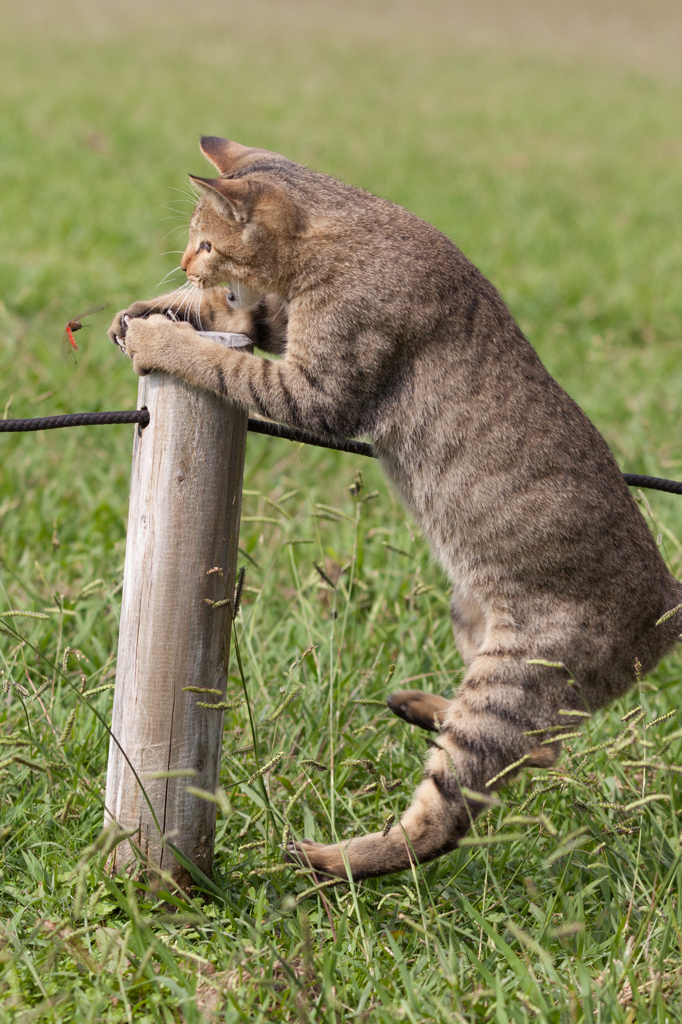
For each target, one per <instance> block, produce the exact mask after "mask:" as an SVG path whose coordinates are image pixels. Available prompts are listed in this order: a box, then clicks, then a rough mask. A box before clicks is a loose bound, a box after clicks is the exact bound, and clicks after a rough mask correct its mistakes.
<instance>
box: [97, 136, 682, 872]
mask: <svg viewBox="0 0 682 1024" xmlns="http://www.w3.org/2000/svg"><path fill="white" fill-rule="evenodd" d="M201 149H202V152H203V153H204V155H205V156H206V157H207V158H208V159H209V160H210V161H211V162H212V163H213V164H214V166H215V167H216V168H217V170H218V171H219V176H218V177H216V178H195V177H192V181H193V182H194V184H195V186H196V187H197V188H198V189H200V190H201V193H202V196H201V199H200V201H199V203H198V205H197V207H196V209H195V211H194V214H193V216H192V220H191V224H190V230H189V244H188V246H187V249H186V250H185V253H184V256H183V258H182V268H183V270H184V271H185V272H186V274H187V278H188V281H189V282H191V283H193V284H195V285H197V286H198V287H199V288H200V289H201V303H200V306H199V309H198V312H197V311H196V309H195V308H194V307H193V308H192V310H191V311H187V310H186V307H185V305H183V297H184V294H185V293H183V292H174V293H171V294H170V295H166V296H164V297H162V298H159V299H155V300H154V301H151V302H136V303H134V304H133V305H132V306H131V307H130V308H129V309H127V310H125V311H123V312H121V313H119V314H118V315H117V316H116V318H115V320H114V322H113V325H112V327H111V330H110V336H111V338H112V340H113V341H115V342H116V343H117V344H118V345H119V346H120V347H121V348H122V349H123V350H124V351H125V352H126V353H127V354H128V356H130V358H131V359H132V361H133V366H134V369H135V371H136V372H137V373H139V374H143V373H149V372H150V371H152V370H163V371H166V372H167V373H170V374H172V375H173V376H175V377H178V378H180V379H181V380H183V381H186V382H187V383H188V384H191V385H194V386H196V387H199V388H204V389H206V390H209V391H214V392H216V393H217V394H219V395H225V396H228V397H229V398H230V399H232V400H233V401H235V402H238V403H241V404H242V405H244V406H249V407H250V408H252V409H255V410H256V411H257V412H258V413H260V415H261V416H266V417H268V418H270V419H273V420H278V421H281V422H283V423H288V424H292V425H294V426H296V427H303V428H307V429H309V430H313V431H317V432H319V433H323V434H325V435H327V436H329V437H334V438H338V437H357V436H359V435H367V436H369V437H370V438H371V440H372V444H373V445H374V451H375V453H376V455H377V456H378V458H379V460H380V462H381V464H382V466H383V468H384V470H385V472H386V473H387V475H388V477H389V478H390V480H391V481H392V482H393V484H394V486H395V487H396V489H397V490H398V492H399V493H400V495H401V496H402V498H403V500H404V501H405V503H406V504H407V506H408V507H409V509H410V510H411V512H412V514H413V515H414V516H415V518H416V519H417V520H418V521H419V523H420V524H421V526H422V528H423V529H424V531H425V533H426V534H427V535H428V537H429V539H430V541H431V544H432V545H433V549H434V551H435V553H436V555H437V557H438V559H439V561H440V563H441V565H442V566H443V568H444V569H445V571H446V572H447V574H448V577H449V578H450V581H451V584H452V609H451V611H452V622H453V626H454V632H455V638H456V641H457V644H458V646H459V649H460V651H461V654H462V657H463V658H464V661H465V664H466V676H465V678H464V681H463V682H462V684H461V685H460V686H459V689H458V690H457V694H456V696H455V698H454V699H453V700H445V699H444V698H441V697H436V696H433V695H429V694H425V693H420V692H418V691H408V692H402V693H396V694H394V695H393V696H392V697H390V698H389V702H388V703H389V706H390V707H391V709H392V710H393V711H394V712H395V713H396V714H398V715H400V716H401V717H402V718H404V719H405V720H406V721H407V722H411V723H413V724H415V725H419V726H422V727H423V728H425V729H429V730H432V731H433V732H434V734H435V735H434V740H433V748H432V750H431V753H430V755H429V758H428V762H427V766H426V771H425V777H424V780H423V782H422V783H421V784H420V785H419V787H418V788H417V790H416V793H415V795H414V800H413V802H412V805H411V806H410V807H409V809H408V810H407V812H406V813H405V815H404V816H403V818H402V820H401V821H400V822H399V824H396V825H394V826H393V828H391V829H390V831H388V832H387V834H384V833H382V832H377V833H374V834H371V835H365V836H362V837H358V838H354V839H351V840H349V841H344V842H340V843H335V844H332V845H323V844H319V843H314V842H310V841H308V840H303V841H302V842H298V843H292V844H291V845H290V850H289V856H290V857H292V858H298V859H299V860H303V861H304V862H306V863H308V864H309V865H311V866H312V867H313V868H314V869H315V870H316V872H318V873H319V874H320V875H331V876H338V877H340V878H346V877H347V876H348V875H349V874H352V876H353V877H354V878H356V879H361V878H367V877H369V876H373V875H381V874H384V873H385V872H389V871H398V870H400V869H403V868H407V867H409V866H410V864H411V863H412V862H413V861H422V862H423V861H429V860H432V859H433V858H435V857H438V856H440V855H441V854H444V853H447V852H448V851H450V850H453V849H454V848H455V847H456V846H457V843H458V840H460V839H461V838H462V837H463V836H464V834H465V833H466V831H467V829H468V828H469V826H470V824H471V822H472V820H473V818H474V816H475V815H476V814H477V813H478V811H480V809H481V807H482V806H483V805H484V801H485V795H486V794H490V792H491V791H492V790H495V789H497V788H499V787H500V786H501V785H503V784H504V783H507V782H508V781H509V780H510V779H511V778H512V777H513V775H514V774H515V773H516V772H518V771H519V770H520V769H521V767H523V766H528V765H536V766H537V765H540V766H549V765H551V764H553V763H554V762H555V760H556V758H557V757H558V755H559V752H560V746H561V741H560V740H558V739H556V735H557V732H556V730H557V727H558V726H560V727H567V728H568V729H569V730H570V728H571V727H572V726H575V725H577V724H578V723H579V722H580V721H582V717H581V716H582V715H583V714H584V713H585V712H592V711H594V710H596V709H597V708H600V707H603V706H604V705H606V704H608V703H609V701H612V700H614V698H616V697H619V696H621V695H622V694H624V693H625V692H626V691H627V689H628V688H629V687H630V685H631V684H632V682H633V680H634V679H635V677H636V675H637V674H638V673H639V672H640V671H641V672H643V673H645V672H648V671H649V670H650V669H652V668H653V667H654V665H655V664H656V663H657V662H658V660H659V659H660V658H661V656H662V655H664V654H665V653H666V652H667V651H669V650H670V649H671V648H672V647H673V645H674V643H675V641H676V639H677V637H678V634H679V632H680V629H681V628H682V624H681V619H680V613H679V612H676V613H675V614H674V615H672V616H671V617H669V618H668V619H667V620H666V621H665V622H663V623H661V624H660V625H659V624H657V623H658V620H659V619H661V617H663V616H664V614H665V613H666V612H667V611H669V610H672V609H673V608H674V607H675V606H676V605H678V604H681V603H682V585H680V584H679V583H678V582H676V580H675V579H674V578H673V577H672V576H671V575H670V573H669V572H668V570H667V569H666V567H665V565H664V563H663V561H662V559H661V557H660V555H659V553H658V550H657V547H656V544H655V542H654V540H653V538H652V535H651V533H650V531H649V529H648V528H647V525H646V523H645V522H644V519H643V518H642V516H641V515H640V513H639V511H638V509H637V506H636V505H635V503H634V501H633V499H632V497H631V495H630V493H629V491H628V487H627V486H626V484H625V482H624V480H623V477H622V475H621V473H620V472H619V469H618V466H617V465H616V462H615V461H614V459H613V457H612V455H611V453H610V451H609V449H608V447H607V445H606V443H605V442H604V440H603V439H602V437H601V436H600V434H599V433H598V432H597V430H596V429H595V428H594V427H593V425H592V424H591V423H590V421H589V420H588V419H587V417H586V416H585V415H584V413H583V412H582V411H581V410H580V409H579V408H578V406H577V405H576V404H575V402H573V401H572V399H571V398H569V396H568V395H567V394H566V393H565V392H564V391H563V390H562V389H561V388H560V387H559V385H558V384H557V383H556V381H554V380H553V379H552V377H551V376H550V375H549V373H548V372H547V370H545V368H544V367H543V366H542V364H541V362H540V360H539V358H538V356H537V355H536V353H535V351H534V350H533V348H532V347H531V345H530V344H529V342H528V341H527V340H526V338H525V337H524V335H523V334H522V332H521V330H520V329H519V327H518V326H517V324H516V323H515V321H514V319H513V317H512V316H511V313H510V312H509V310H508V309H507V307H506V306H505V304H504V302H503V301H502V299H501V297H500V296H499V294H498V293H497V291H496V290H495V288H494V287H493V286H492V285H491V284H490V283H489V282H488V281H487V280H486V278H485V277H484V276H483V275H482V274H481V273H480V272H479V271H478V270H477V269H476V267H474V266H473V265H472V264H471V263H470V262H469V260H467V258H466V257H465V256H464V255H463V254H462V253H461V252H460V251H459V249H457V248H456V246H455V245H453V243H452V242H451V241H450V240H449V239H448V238H446V237H445V235H442V234H441V233H440V232H439V231H437V230H436V229H435V228H434V227H431V225H429V224H426V223H425V222H424V221H422V220H420V219H419V218H418V217H416V216H414V214H411V213H408V212H407V211H406V210H403V209H401V208H400V207H399V206H395V205H394V204H393V203H390V202H387V201H386V200H384V199H379V198H377V197H376V196H373V195H370V194H369V193H367V192H364V191H362V190H360V189H357V188H353V187H351V186H350V185H346V184H343V183H341V182H339V181H336V180H335V179H334V178H331V177H328V176H327V175H325V174H320V173H318V172H316V171H312V170H309V169H308V168H306V167H303V166H301V165H300V164H297V163H294V162H293V161H291V160H288V159H287V158H286V157H283V156H279V155H278V154H276V153H270V152H268V151H266V150H262V149H251V148H247V147H245V146H242V145H239V144H238V143H236V142H228V141H226V140H224V139H219V138H214V137H208V138H203V139H202V142H201ZM226 283H229V285H230V288H226V287H225V285H226ZM230 289H234V290H235V291H239V292H240V293H241V294H242V295H243V294H247V295H250V296H251V298H252V300H253V301H252V304H251V305H250V306H249V307H248V308H246V309H243V308H235V306H234V305H233V302H232V301H231V297H232V292H231V290H230ZM183 311H184V312H183ZM178 318H180V319H181V320H183V322H177V320H178ZM196 329H201V330H209V331H230V332H236V333H245V334H248V335H249V336H250V337H251V338H252V340H253V341H254V343H255V345H256V346H257V347H258V348H259V349H261V350H263V351H265V352H271V353H277V354H279V355H281V356H282V357H283V358H282V359H279V360H271V359H261V358H259V357H258V356H257V355H254V354H251V353H250V352H248V351H246V352H245V351H238V350H230V349H226V348H224V347H222V346H220V345H219V344H217V343H216V342H214V341H212V340H210V339H207V338H203V337H200V336H199V334H198V333H197V330H196ZM477 795H478V796H482V799H477Z"/></svg>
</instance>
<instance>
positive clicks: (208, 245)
mask: <svg viewBox="0 0 682 1024" xmlns="http://www.w3.org/2000/svg"><path fill="white" fill-rule="evenodd" d="M202 249H203V250H204V252H210V251H211V243H210V242H202V243H201V245H200V246H199V248H198V249H197V252H201V251H202Z"/></svg>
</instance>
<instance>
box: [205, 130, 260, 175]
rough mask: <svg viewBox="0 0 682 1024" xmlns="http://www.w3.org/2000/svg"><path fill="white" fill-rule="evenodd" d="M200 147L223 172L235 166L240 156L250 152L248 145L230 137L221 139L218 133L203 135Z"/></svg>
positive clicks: (208, 158)
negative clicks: (232, 140)
mask: <svg viewBox="0 0 682 1024" xmlns="http://www.w3.org/2000/svg"><path fill="white" fill-rule="evenodd" d="M200 147H201V152H202V153H203V154H204V156H205V157H206V159H207V160H210V161H211V163H212V164H213V166H214V167H216V168H217V169H218V170H219V171H220V173H221V174H224V173H225V172H226V171H228V170H230V169H231V168H232V167H234V164H235V163H236V162H237V161H238V160H239V159H240V157H243V156H246V154H247V153H249V152H250V150H249V147H248V146H242V145H241V143H239V142H231V141H230V140H229V139H219V138H218V136H217V135H202V136H201V143H200Z"/></svg>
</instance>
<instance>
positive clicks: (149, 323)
mask: <svg viewBox="0 0 682 1024" xmlns="http://www.w3.org/2000/svg"><path fill="white" fill-rule="evenodd" d="M123 326H124V327H125V335H124V337H123V339H122V342H123V344H122V346H121V347H122V348H123V351H124V352H125V353H126V355H127V356H129V357H130V359H132V361H133V369H134V370H135V373H137V374H138V375H139V376H141V377H143V376H145V375H146V374H148V373H151V372H152V371H153V370H165V371H166V372H167V373H171V374H173V375H174V376H182V375H183V371H185V370H186V363H187V361H188V360H187V357H188V356H191V349H192V347H193V346H195V345H196V339H197V333H196V331H195V330H194V328H193V327H191V326H190V325H189V324H187V323H173V322H172V321H171V320H169V319H168V317H166V316H162V315H160V314H158V313H155V314H153V315H151V316H149V317H147V318H143V317H130V316H128V317H127V319H126V315H125V314H124V316H123Z"/></svg>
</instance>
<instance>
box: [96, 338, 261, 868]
mask: <svg viewBox="0 0 682 1024" xmlns="http://www.w3.org/2000/svg"><path fill="white" fill-rule="evenodd" d="M228 337H230V336H228ZM231 338H232V343H235V342H237V343H239V342H238V340H237V339H239V338H240V336H238V335H237V336H234V335H233V336H231ZM243 340H244V339H242V343H243ZM138 406H139V407H142V406H146V407H147V408H148V409H149V413H150V422H149V426H148V427H146V428H145V429H144V430H143V431H140V430H139V428H138V429H137V430H136V435H135V442H134V445H133V468H132V478H131V487H130V509H129V514H128V537H127V542H126V557H125V569H124V576H123V594H122V607H121V625H120V633H119V645H118V664H117V670H116V689H115V693H114V708H113V720H112V726H111V727H112V732H113V735H114V736H115V737H116V740H118V744H120V747H122V748H123V750H124V751H125V752H126V754H127V756H128V758H129V759H130V761H131V763H132V765H133V766H134V768H135V770H136V771H137V773H138V775H139V777H140V779H141V780H142V782H143V784H144V786H145V789H146V792H147V796H148V797H149V800H150V801H151V804H152V806H153V808H154V811H155V813H156V817H157V820H158V823H159V827H157V825H156V823H155V822H154V819H153V816H152V813H151V811H150V808H149V806H148V804H147V802H146V801H145V798H144V794H143V793H142V791H141V789H140V786H139V784H138V782H137V781H136V779H135V776H134V774H133V772H132V771H131V768H130V766H129V765H128V763H127V762H126V760H125V758H124V757H123V754H122V753H121V749H120V747H119V746H118V744H117V743H116V742H115V741H114V740H113V739H112V740H111V741H110V745H109V765H108V769H107V784H106V796H105V804H106V811H105V822H110V821H111V820H112V819H115V820H116V821H117V822H118V823H119V825H120V826H121V827H122V828H124V829H138V828H139V832H138V834H136V835H135V836H134V837H133V841H134V842H135V843H136V844H138V845H139V846H140V848H141V849H142V851H143V853H144V855H145V857H146V858H147V859H148V861H149V863H151V864H156V865H159V866H161V867H162V868H163V869H164V870H166V871H169V872H170V873H171V874H172V875H173V877H174V878H175V879H176V881H177V882H178V883H179V884H180V885H182V886H186V885H188V884H189V883H190V881H191V879H190V876H189V874H188V872H187V871H186V870H185V869H183V868H182V867H181V866H180V864H179V863H178V861H177V860H176V858H175V857H174V855H173V853H172V851H171V850H170V849H169V848H168V846H166V845H165V844H164V841H163V837H164V836H167V837H168V838H169V839H171V841H172V842H173V843H174V844H175V845H176V846H177V847H178V848H179V849H180V850H181V851H182V852H183V853H184V854H185V856H186V857H188V859H189V860H191V861H192V862H193V863H194V864H196V865H197V866H198V867H199V868H201V870H202V871H203V872H204V873H205V874H210V872H211V866H212V862H213V848H214V841H215V820H216V807H215V804H213V803H210V802H208V801H206V800H203V799H201V798H199V797H197V796H193V795H191V794H188V793H187V792H186V789H187V787H188V786H190V785H191V786H195V787H197V788H199V789H204V790H210V791H211V792H213V791H215V789H216V786H217V784H218V776H219V770H220V752H221V739H222V730H223V716H224V712H223V711H211V710H209V709H207V708H200V707H198V706H197V704H198V702H200V701H203V702H206V703H217V702H220V701H222V700H224V699H225V697H224V693H225V689H226V676H227V664H228V657H229V649H230V630H231V614H230V608H229V606H227V605H226V606H223V607H221V608H212V607H211V605H210V604H209V603H207V602H208V601H220V600H223V599H224V598H225V597H226V596H229V597H230V598H231V597H232V596H233V594H234V586H235V572H236V565H237V547H238V539H239V517H240V511H241V494H242V476H243V471H244V453H245V448H246V430H247V412H246V410H245V409H243V408H241V407H239V406H235V405H232V404H230V403H228V402H226V401H223V400H222V399H220V398H218V397H217V396H215V395H211V394H208V393H206V392H201V391H197V390H196V389H194V388H191V387H189V386H188V385H186V384H183V383H181V382H180V381H177V380H174V379H173V378H171V377H169V376H168V375H167V374H163V373H153V374H150V375H149V376H147V377H142V378H141V379H140V384H139V392H138ZM215 566H219V567H220V568H221V569H222V570H223V571H224V579H221V577H220V575H219V574H218V573H213V574H211V575H207V572H208V570H210V569H212V568H214V567H215ZM188 686H200V687H208V688H212V689H217V690H219V691H220V694H221V695H222V696H218V695H217V694H214V695H202V694H197V693H191V692H188V691H187V690H186V689H185V687H188ZM182 769H185V770H193V771H194V773H195V774H194V777H191V778H190V777H185V778H179V777H176V778H160V779H153V778H150V777H149V776H150V773H155V772H168V771H177V770H182ZM132 853H133V851H132V848H131V847H130V845H129V844H128V843H127V842H124V843H121V844H120V845H119V846H118V847H117V848H116V850H115V852H114V854H113V857H112V862H111V866H112V869H114V870H118V869H120V868H121V867H123V866H124V865H125V864H126V863H127V862H128V861H129V860H130V858H131V856H132Z"/></svg>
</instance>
